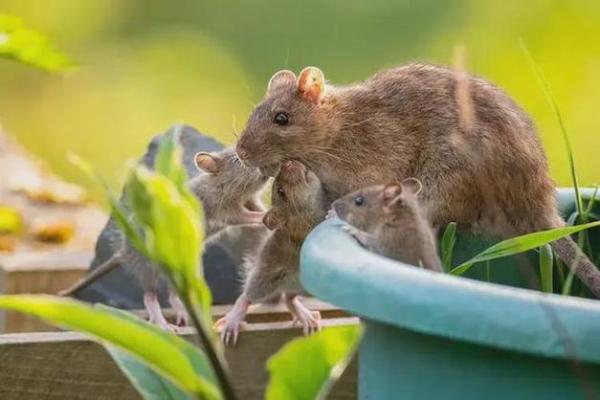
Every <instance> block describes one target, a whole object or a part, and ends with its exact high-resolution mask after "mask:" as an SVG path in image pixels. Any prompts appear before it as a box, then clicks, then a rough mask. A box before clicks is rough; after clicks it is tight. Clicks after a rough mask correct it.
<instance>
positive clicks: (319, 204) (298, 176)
mask: <svg viewBox="0 0 600 400" xmlns="http://www.w3.org/2000/svg"><path fill="white" fill-rule="evenodd" d="M271 202H272V208H271V209H270V210H269V211H268V212H267V213H266V214H265V217H264V219H263V222H264V224H265V226H266V227H267V228H268V229H269V230H271V232H270V233H269V235H268V236H267V237H266V238H265V240H264V241H263V242H262V244H261V246H260V247H259V248H258V249H257V251H256V253H255V255H254V256H250V257H249V258H248V262H247V276H246V277H245V282H244V289H243V293H242V294H241V295H240V297H239V298H238V299H237V301H236V302H235V304H234V306H233V308H232V309H231V311H230V312H229V313H227V315H225V316H224V317H223V318H221V319H220V320H219V321H217V322H216V323H215V327H216V328H217V329H219V330H220V331H221V340H222V341H223V342H224V343H225V344H235V343H236V342H237V338H238V334H239V331H240V329H241V326H242V324H243V321H244V317H245V316H246V312H247V310H248V307H249V306H250V304H251V303H257V302H264V301H265V300H267V299H270V298H272V297H273V296H274V295H277V294H280V293H283V294H284V296H285V300H286V305H287V306H288V309H289V310H290V312H291V313H292V315H293V317H294V322H298V323H300V324H301V325H302V327H303V331H304V333H305V334H308V333H310V332H312V331H314V330H317V329H319V318H320V316H319V314H318V313H312V312H311V311H310V310H309V309H307V308H306V306H304V305H303V304H302V301H301V298H300V297H299V296H298V295H299V294H300V293H301V292H302V286H301V285H300V281H299V271H298V266H299V259H300V247H301V245H302V242H303V240H304V238H305V237H306V235H308V233H309V232H310V230H311V229H312V228H314V227H315V226H316V225H317V224H318V223H319V222H320V221H322V220H323V219H324V218H325V214H326V211H327V204H328V202H327V199H326V197H325V193H324V192H323V190H322V187H321V183H320V181H319V179H318V178H317V176H316V175H315V174H314V173H313V172H311V171H310V170H308V169H307V168H306V167H305V166H304V165H302V164H301V163H299V162H297V161H286V162H284V163H283V164H282V165H281V170H280V172H279V174H278V175H277V177H276V178H275V182H274V183H273V188H272V197H271Z"/></svg>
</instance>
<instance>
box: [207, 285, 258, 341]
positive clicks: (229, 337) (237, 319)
mask: <svg viewBox="0 0 600 400" xmlns="http://www.w3.org/2000/svg"><path fill="white" fill-rule="evenodd" d="M248 307H250V300H249V299H248V297H247V296H246V295H245V294H243V293H242V294H241V295H240V297H238V299H237V300H236V301H235V304H234V305H233V308H232V309H231V310H229V312H228V313H227V314H225V316H223V317H222V318H220V319H219V320H218V321H217V322H215V325H214V327H215V328H216V329H217V330H218V331H219V332H220V333H221V342H223V344H225V345H229V344H231V345H233V346H235V345H236V343H237V340H238V336H239V333H240V330H242V329H243V327H244V326H245V325H246V322H244V318H246V313H247V312H248Z"/></svg>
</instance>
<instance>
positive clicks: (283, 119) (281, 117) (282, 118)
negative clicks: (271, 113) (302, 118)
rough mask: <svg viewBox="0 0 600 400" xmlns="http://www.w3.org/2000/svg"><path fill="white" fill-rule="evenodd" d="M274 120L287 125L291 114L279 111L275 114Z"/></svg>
mask: <svg viewBox="0 0 600 400" xmlns="http://www.w3.org/2000/svg"><path fill="white" fill-rule="evenodd" d="M274 121H275V123H276V124H277V125H287V124H288V122H289V116H288V115H287V113H284V112H278V113H277V114H275V119H274Z"/></svg>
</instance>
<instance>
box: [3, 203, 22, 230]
mask: <svg viewBox="0 0 600 400" xmlns="http://www.w3.org/2000/svg"><path fill="white" fill-rule="evenodd" d="M22 228H23V220H22V218H21V213H19V211H18V210H17V209H15V208H12V207H3V206H0V233H18V232H20V231H21V229H22Z"/></svg>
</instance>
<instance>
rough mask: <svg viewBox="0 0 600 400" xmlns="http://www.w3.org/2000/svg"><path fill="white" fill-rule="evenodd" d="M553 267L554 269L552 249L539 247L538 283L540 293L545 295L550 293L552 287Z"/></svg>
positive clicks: (547, 246)
mask: <svg viewBox="0 0 600 400" xmlns="http://www.w3.org/2000/svg"><path fill="white" fill-rule="evenodd" d="M553 267H554V253H553V252H552V247H551V246H550V245H549V244H546V245H544V246H542V247H540V281H541V284H542V291H544V292H546V293H552V292H553V291H554V287H553V279H554V277H553V274H552V273H553V271H554V270H553Z"/></svg>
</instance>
